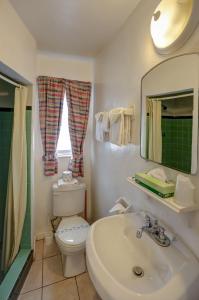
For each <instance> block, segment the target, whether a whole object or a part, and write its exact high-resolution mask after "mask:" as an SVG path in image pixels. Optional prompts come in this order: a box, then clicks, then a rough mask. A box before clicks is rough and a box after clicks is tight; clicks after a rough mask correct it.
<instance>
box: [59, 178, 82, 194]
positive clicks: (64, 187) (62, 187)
mask: <svg viewBox="0 0 199 300" xmlns="http://www.w3.org/2000/svg"><path fill="white" fill-rule="evenodd" d="M85 189H86V185H85V183H81V182H76V183H74V182H71V183H66V182H64V180H63V179H59V180H58V182H57V183H54V184H53V191H54V192H65V191H75V190H85Z"/></svg>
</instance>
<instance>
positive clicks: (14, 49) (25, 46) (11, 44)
mask: <svg viewBox="0 0 199 300" xmlns="http://www.w3.org/2000/svg"><path fill="white" fill-rule="evenodd" d="M0 37H1V41H0V62H3V63H4V64H5V65H6V66H8V67H10V68H11V69H13V70H14V71H15V72H17V73H18V74H19V75H21V76H23V77H24V78H25V79H26V80H28V81H30V82H33V81H34V79H35V69H36V42H35V40H34V38H33V37H32V35H31V34H30V33H29V31H28V30H27V28H26V27H25V25H24V24H23V22H22V21H21V19H20V18H19V17H18V15H17V14H16V12H15V10H14V9H13V7H12V6H11V4H10V3H9V1H8V0H0Z"/></svg>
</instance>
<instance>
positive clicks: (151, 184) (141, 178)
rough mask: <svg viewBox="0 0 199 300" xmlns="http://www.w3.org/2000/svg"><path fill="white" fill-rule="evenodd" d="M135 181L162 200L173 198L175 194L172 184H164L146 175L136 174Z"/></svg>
mask: <svg viewBox="0 0 199 300" xmlns="http://www.w3.org/2000/svg"><path fill="white" fill-rule="evenodd" d="M135 181H136V182H137V183H139V184H140V185H142V186H144V187H145V188H147V189H149V190H150V191H152V192H154V193H156V194H157V195H158V196H160V197H162V198H169V197H173V195H174V192H175V184H174V183H173V182H164V181H161V180H159V179H157V178H154V177H152V176H150V175H148V174H146V173H136V174H135Z"/></svg>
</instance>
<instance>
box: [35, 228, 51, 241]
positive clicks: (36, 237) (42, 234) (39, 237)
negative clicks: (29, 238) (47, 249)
mask: <svg viewBox="0 0 199 300" xmlns="http://www.w3.org/2000/svg"><path fill="white" fill-rule="evenodd" d="M51 233H52V230H51V231H50V230H49V231H46V232H41V233H38V234H36V235H35V241H39V240H44V239H45V237H46V236H48V235H49V234H51Z"/></svg>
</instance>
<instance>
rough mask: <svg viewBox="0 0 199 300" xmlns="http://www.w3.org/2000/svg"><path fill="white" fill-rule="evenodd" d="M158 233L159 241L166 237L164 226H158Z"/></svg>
mask: <svg viewBox="0 0 199 300" xmlns="http://www.w3.org/2000/svg"><path fill="white" fill-rule="evenodd" d="M158 235H159V239H160V240H161V241H164V240H165V239H166V235H165V228H164V227H162V226H158Z"/></svg>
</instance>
